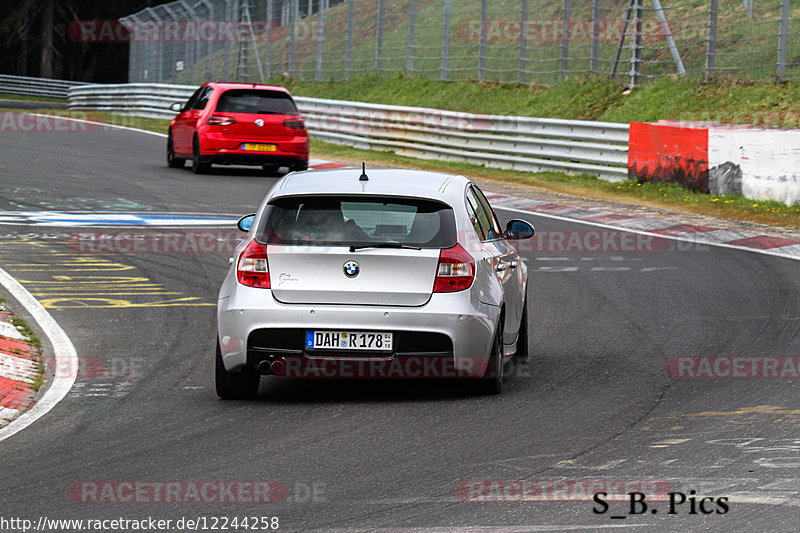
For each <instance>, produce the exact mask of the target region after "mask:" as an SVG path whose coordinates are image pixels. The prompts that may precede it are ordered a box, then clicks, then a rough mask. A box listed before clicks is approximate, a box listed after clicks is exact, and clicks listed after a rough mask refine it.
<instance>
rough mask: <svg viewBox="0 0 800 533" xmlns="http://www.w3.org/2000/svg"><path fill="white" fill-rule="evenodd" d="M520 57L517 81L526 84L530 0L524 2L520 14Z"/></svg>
mask: <svg viewBox="0 0 800 533" xmlns="http://www.w3.org/2000/svg"><path fill="white" fill-rule="evenodd" d="M519 26H520V32H519V55H518V59H517V81H518V82H519V83H525V63H526V62H527V58H528V0H522V2H521V6H520V12H519Z"/></svg>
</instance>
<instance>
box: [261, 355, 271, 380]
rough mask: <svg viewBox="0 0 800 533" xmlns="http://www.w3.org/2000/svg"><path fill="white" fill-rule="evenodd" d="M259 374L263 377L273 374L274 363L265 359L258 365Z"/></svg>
mask: <svg viewBox="0 0 800 533" xmlns="http://www.w3.org/2000/svg"><path fill="white" fill-rule="evenodd" d="M258 372H259V373H260V374H261V375H262V376H268V375H269V374H272V361H268V360H267V359H264V360H263V361H261V362H260V363H258Z"/></svg>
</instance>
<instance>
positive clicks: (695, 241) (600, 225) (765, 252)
mask: <svg viewBox="0 0 800 533" xmlns="http://www.w3.org/2000/svg"><path fill="white" fill-rule="evenodd" d="M490 203H491V202H490ZM492 208H493V209H496V210H498V211H513V212H515V213H524V214H526V215H530V216H534V217H544V218H552V219H554V220H561V221H563V222H572V223H575V224H584V225H586V226H594V227H596V228H605V229H611V230H616V231H624V232H627V233H636V234H638V235H647V236H649V237H657V238H659V239H669V240H671V241H681V242H690V243H693V244H697V245H699V246H716V247H717V248H728V249H730V250H742V251H744V252H753V253H757V254H763V255H771V256H773V257H783V258H784V259H794V260H800V256H797V255H792V254H787V253H783V252H777V251H772V250H762V249H759V248H748V247H747V246H736V245H734V244H725V243H724V242H707V241H702V240H699V239H693V238H687V237H677V236H675V235H664V234H662V233H653V232H652V231H641V230H636V229H629V228H622V227H619V226H611V225H609V224H603V223H601V222H592V221H590V220H580V219H577V218H569V217H562V216H558V215H551V214H548V213H539V212H537V211H528V210H527V209H517V208H514V207H503V206H502V205H492Z"/></svg>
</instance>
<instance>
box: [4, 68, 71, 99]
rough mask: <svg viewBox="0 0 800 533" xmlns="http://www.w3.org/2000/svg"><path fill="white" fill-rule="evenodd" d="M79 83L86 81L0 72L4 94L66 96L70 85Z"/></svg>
mask: <svg viewBox="0 0 800 533" xmlns="http://www.w3.org/2000/svg"><path fill="white" fill-rule="evenodd" d="M79 85H86V83H85V82H82V81H65V80H50V79H47V78H29V77H26V76H9V75H7V74H0V93H5V94H19V95H22V96H46V97H48V98H66V97H67V92H68V91H69V89H70V87H77V86H79Z"/></svg>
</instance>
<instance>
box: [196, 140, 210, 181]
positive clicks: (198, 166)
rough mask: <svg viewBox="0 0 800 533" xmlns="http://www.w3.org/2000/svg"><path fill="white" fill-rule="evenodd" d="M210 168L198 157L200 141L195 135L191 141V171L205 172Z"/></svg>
mask: <svg viewBox="0 0 800 533" xmlns="http://www.w3.org/2000/svg"><path fill="white" fill-rule="evenodd" d="M210 169H211V165H210V164H209V163H203V161H202V160H201V159H200V142H199V141H198V140H197V137H195V138H194V141H192V172H194V173H195V174H205V173H207V172H208V171H209V170H210Z"/></svg>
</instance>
